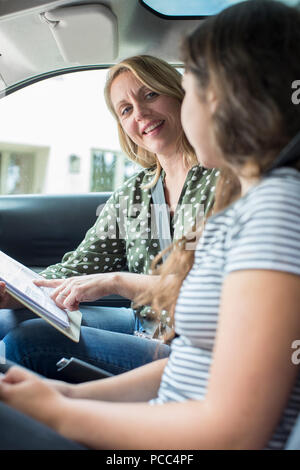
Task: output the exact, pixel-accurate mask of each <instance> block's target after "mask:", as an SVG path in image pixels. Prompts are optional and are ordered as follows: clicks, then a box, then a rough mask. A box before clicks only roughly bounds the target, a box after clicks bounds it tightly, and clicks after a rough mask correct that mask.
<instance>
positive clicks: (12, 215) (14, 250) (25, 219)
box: [0, 193, 130, 306]
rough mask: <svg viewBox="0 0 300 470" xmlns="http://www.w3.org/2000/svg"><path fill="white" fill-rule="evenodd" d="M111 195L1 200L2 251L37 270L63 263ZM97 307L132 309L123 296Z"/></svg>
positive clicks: (5, 197) (98, 303)
mask: <svg viewBox="0 0 300 470" xmlns="http://www.w3.org/2000/svg"><path fill="white" fill-rule="evenodd" d="M109 196H110V193H89V194H79V195H77V194H71V195H69V194H68V195H40V194H39V195H16V196H15V195H14V196H1V197H0V250H2V251H4V252H5V253H6V254H8V255H9V256H11V257H12V258H14V259H16V260H17V261H19V262H20V263H22V264H24V265H25V266H28V267H30V268H32V269H35V270H37V271H41V270H42V269H43V268H45V267H47V266H49V265H51V264H55V263H57V262H59V261H61V258H62V256H63V255H64V254H65V253H67V252H68V251H72V250H74V249H75V248H76V247H77V246H78V244H79V243H80V242H81V241H82V240H83V237H84V235H85V233H86V231H87V230H88V229H89V228H90V227H91V226H92V225H93V224H94V223H95V221H96V219H97V216H98V215H99V213H100V211H101V209H102V208H103V206H104V204H105V202H106V201H107V199H108V197H109ZM93 304H97V305H113V306H129V305H130V302H129V301H125V300H124V299H123V298H122V297H119V296H109V297H105V298H103V299H101V300H99V301H97V302H93Z"/></svg>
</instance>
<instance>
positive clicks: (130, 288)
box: [113, 272, 160, 300]
mask: <svg viewBox="0 0 300 470" xmlns="http://www.w3.org/2000/svg"><path fill="white" fill-rule="evenodd" d="M159 280H160V276H151V275H149V274H135V273H127V272H120V273H114V281H113V282H114V288H113V291H114V292H113V293H114V294H118V295H121V296H122V297H125V298H127V299H131V300H133V299H134V298H135V297H137V296H138V295H140V294H142V293H143V292H145V290H146V289H148V288H149V286H150V285H153V286H155V284H157V283H159Z"/></svg>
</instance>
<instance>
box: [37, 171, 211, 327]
mask: <svg viewBox="0 0 300 470" xmlns="http://www.w3.org/2000/svg"><path fill="white" fill-rule="evenodd" d="M218 174H219V172H218V171H217V170H215V169H213V170H207V169H204V168H203V167H200V166H199V165H196V166H193V167H192V168H191V169H190V170H189V172H188V175H187V177H186V181H185V183H184V186H183V188H182V192H181V195H180V198H179V201H178V205H177V208H176V210H175V213H174V215H173V217H172V218H171V219H170V233H171V235H172V237H173V239H174V240H178V239H180V238H181V237H182V236H183V235H184V234H186V233H187V232H189V230H190V229H191V227H192V226H193V225H194V223H195V220H196V218H197V220H198V221H199V220H201V218H202V219H203V216H204V215H206V214H207V212H208V211H209V210H210V209H211V208H212V205H213V201H214V189H215V184H216V180H217V177H218ZM152 178H153V171H151V170H150V169H143V170H142V171H140V172H139V173H138V174H136V175H134V176H133V177H131V178H130V179H129V180H128V181H126V183H125V184H124V185H123V186H122V187H121V188H120V189H118V190H116V191H115V192H114V193H113V194H112V195H111V197H110V198H109V200H108V201H107V203H106V204H105V206H104V208H103V210H102V211H101V213H100V215H99V217H98V219H97V221H96V223H95V224H94V226H93V227H91V228H90V229H89V230H88V232H87V233H86V236H85V238H84V240H83V241H82V242H81V243H80V245H79V246H78V247H77V249H76V250H74V251H72V252H69V253H66V254H65V255H64V257H63V259H62V261H61V262H60V263H58V264H55V265H52V266H49V267H48V268H47V269H46V270H44V271H43V272H42V273H41V274H42V275H43V276H44V277H45V278H47V279H56V278H67V277H71V276H79V275H84V274H96V273H105V272H113V271H125V270H128V271H129V272H132V273H143V274H149V273H150V272H151V269H150V268H151V263H152V260H153V259H154V257H155V256H156V255H157V254H158V253H159V252H160V244H159V240H158V239H157V238H152V237H153V234H155V227H154V225H153V224H155V217H154V213H153V202H152V197H151V189H143V186H144V185H147V184H148V183H150V181H151V180H152ZM162 178H164V172H162ZM153 228H154V230H153ZM139 316H140V318H141V320H142V323H143V324H144V327H145V328H146V330H147V331H148V332H151V331H153V328H155V327H154V323H153V321H151V309H149V307H144V308H142V309H140V310H139Z"/></svg>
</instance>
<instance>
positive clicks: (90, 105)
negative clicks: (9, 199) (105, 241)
mask: <svg viewBox="0 0 300 470" xmlns="http://www.w3.org/2000/svg"><path fill="white" fill-rule="evenodd" d="M105 78H106V71H105V70H89V71H83V72H74V73H68V74H65V75H59V76H57V77H53V78H49V79H47V80H43V81H40V82H38V83H34V84H32V85H30V86H28V87H26V88H23V89H21V90H18V91H16V92H15V93H12V94H10V95H7V96H5V97H4V98H2V99H1V100H0V113H1V134H0V193H1V194H33V193H43V194H62V193H85V192H90V191H113V190H115V189H116V188H117V187H119V186H120V185H121V184H122V183H123V181H125V180H126V179H128V178H129V177H130V176H131V175H132V174H134V173H135V172H137V171H139V168H138V167H136V166H135V165H134V164H133V163H132V162H131V161H130V160H128V158H127V157H126V156H125V155H123V153H122V151H121V149H120V145H119V140H118V134H117V126H116V122H115V119H114V118H113V116H112V115H111V114H110V112H109V111H108V110H107V108H106V104H105V100H104V95H103V90H104V84H105Z"/></svg>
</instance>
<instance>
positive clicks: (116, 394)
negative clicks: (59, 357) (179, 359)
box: [67, 358, 168, 402]
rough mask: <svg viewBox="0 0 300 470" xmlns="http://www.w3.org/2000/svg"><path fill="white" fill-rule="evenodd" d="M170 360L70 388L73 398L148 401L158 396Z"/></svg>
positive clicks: (70, 394) (161, 360)
mask: <svg viewBox="0 0 300 470" xmlns="http://www.w3.org/2000/svg"><path fill="white" fill-rule="evenodd" d="M167 361H168V359H167V358H166V359H160V360H157V361H154V362H151V363H150V364H146V365H145V366H142V367H138V368H137V369H134V370H131V371H129V372H125V373H124V374H120V375H116V376H114V377H110V378H108V379H101V380H94V381H91V382H85V383H82V384H78V385H71V386H69V392H68V393H67V395H68V396H69V397H71V398H88V399H92V400H103V401H114V402H139V401H148V400H151V398H154V397H156V396H157V392H158V388H159V385H160V381H161V377H162V374H163V371H164V368H165V366H166V364H167Z"/></svg>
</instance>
